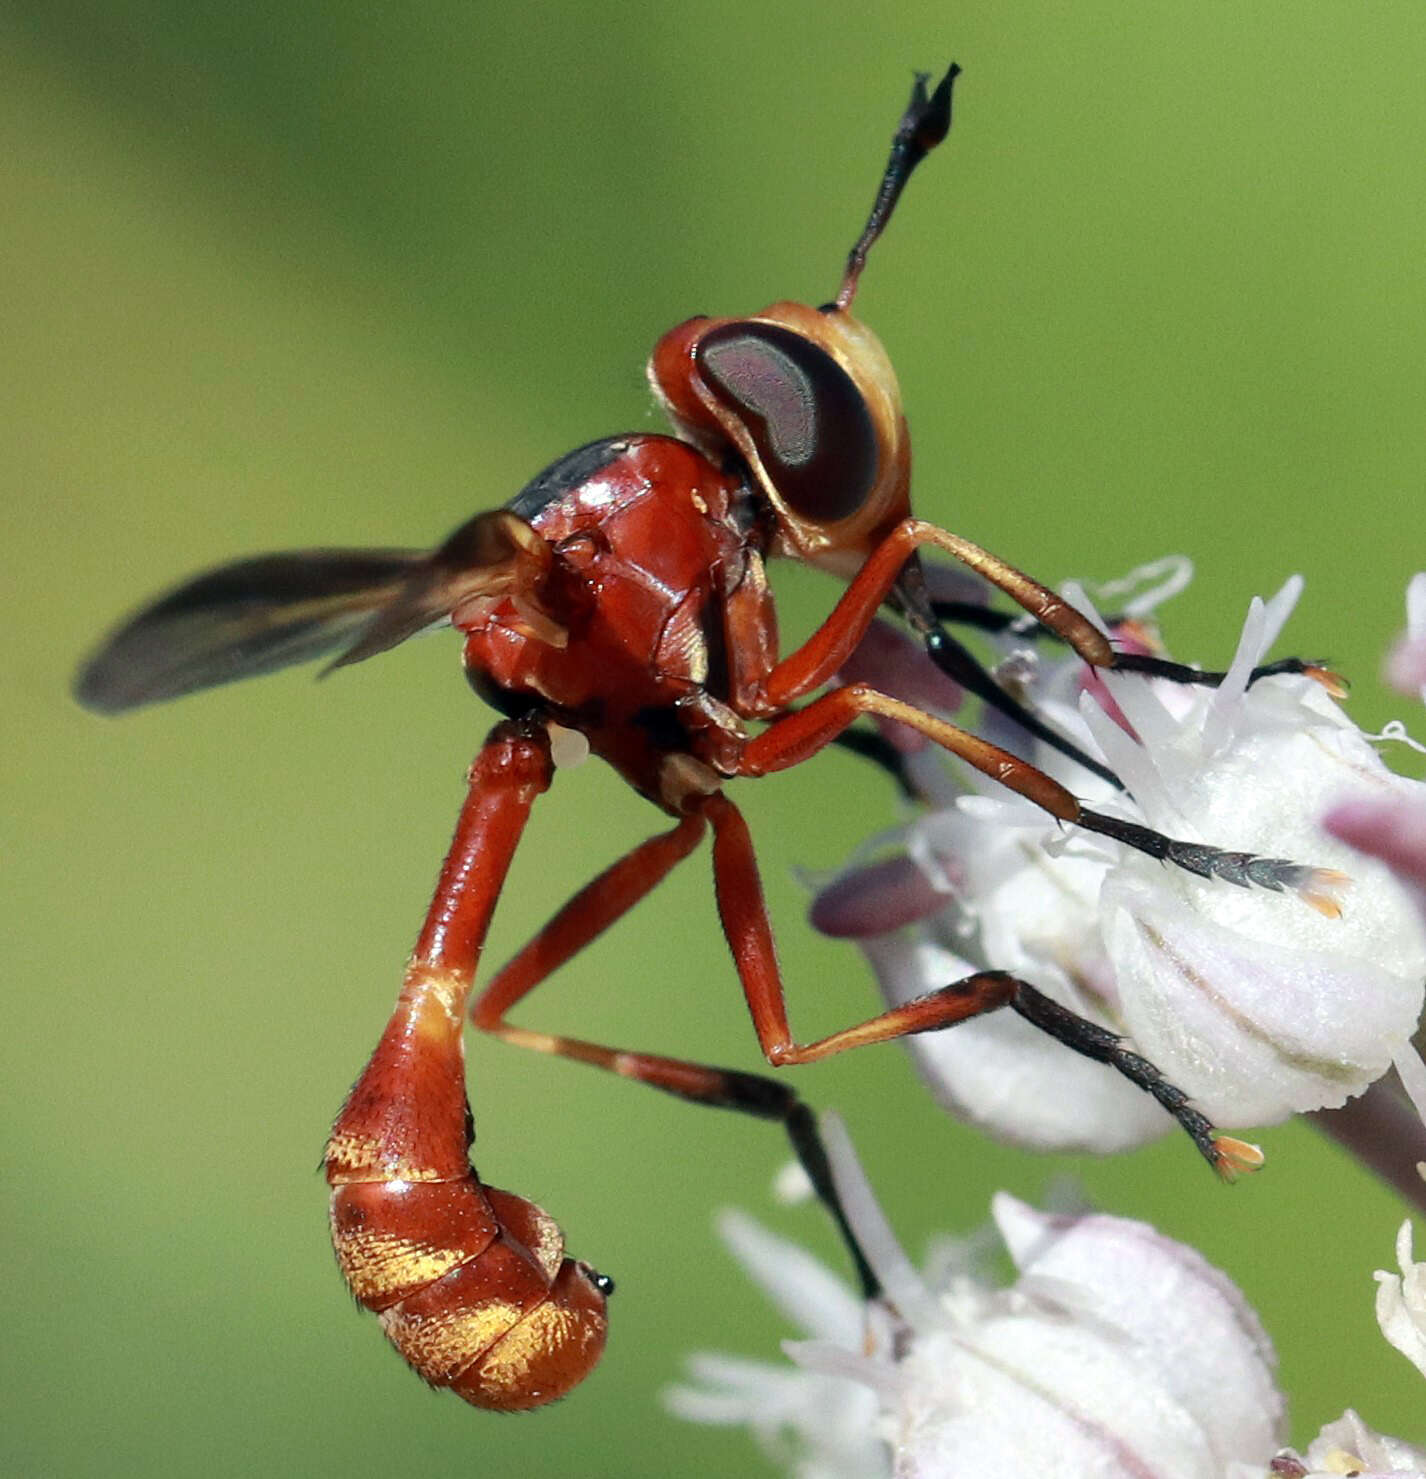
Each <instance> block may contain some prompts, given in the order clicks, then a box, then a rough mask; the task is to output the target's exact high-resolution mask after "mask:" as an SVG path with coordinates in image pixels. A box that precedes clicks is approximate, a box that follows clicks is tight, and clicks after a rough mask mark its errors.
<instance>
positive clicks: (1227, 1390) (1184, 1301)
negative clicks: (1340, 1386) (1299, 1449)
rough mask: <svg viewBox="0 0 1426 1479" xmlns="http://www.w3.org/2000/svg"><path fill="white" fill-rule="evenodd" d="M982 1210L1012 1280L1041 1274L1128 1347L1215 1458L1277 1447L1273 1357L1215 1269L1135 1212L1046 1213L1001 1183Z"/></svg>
mask: <svg viewBox="0 0 1426 1479" xmlns="http://www.w3.org/2000/svg"><path fill="white" fill-rule="evenodd" d="M992 1210H993V1212H994V1216H995V1221H996V1224H997V1226H998V1227H999V1228H1000V1231H1001V1235H1002V1236H1003V1237H1004V1239H1005V1243H1006V1247H1007V1248H1008V1249H1009V1250H1010V1255H1011V1257H1012V1258H1013V1259H1014V1260H1015V1263H1016V1266H1017V1267H1018V1268H1020V1270H1021V1271H1022V1273H1024V1274H1026V1275H1028V1278H1026V1279H1022V1281H1021V1286H1020V1287H1021V1288H1025V1287H1027V1286H1029V1285H1031V1284H1033V1285H1035V1286H1038V1285H1039V1283H1040V1281H1042V1280H1044V1281H1048V1282H1050V1283H1052V1284H1053V1285H1054V1286H1055V1288H1056V1289H1057V1290H1059V1291H1064V1290H1066V1289H1068V1290H1072V1291H1074V1293H1073V1300H1074V1303H1073V1309H1074V1312H1075V1313H1076V1314H1079V1315H1082V1316H1084V1317H1085V1318H1088V1319H1091V1320H1094V1321H1096V1322H1098V1323H1100V1324H1102V1325H1104V1326H1107V1327H1111V1328H1113V1329H1114V1330H1117V1331H1119V1332H1120V1333H1121V1334H1122V1335H1123V1336H1124V1338H1125V1340H1126V1341H1129V1342H1132V1343H1133V1344H1134V1345H1135V1346H1137V1348H1138V1350H1139V1359H1140V1360H1141V1362H1142V1363H1143V1369H1144V1371H1145V1373H1146V1374H1147V1373H1149V1372H1152V1374H1153V1378H1154V1380H1156V1381H1157V1382H1159V1383H1161V1384H1162V1385H1163V1387H1164V1388H1165V1389H1167V1390H1168V1391H1170V1392H1172V1393H1173V1395H1174V1396H1175V1397H1176V1398H1177V1399H1178V1401H1179V1402H1181V1403H1182V1404H1183V1406H1184V1407H1185V1409H1186V1410H1187V1411H1189V1412H1191V1413H1193V1414H1194V1415H1195V1416H1196V1418H1197V1420H1198V1422H1199V1424H1200V1426H1201V1427H1202V1429H1203V1431H1204V1433H1205V1436H1206V1437H1207V1439H1208V1441H1209V1443H1210V1446H1211V1447H1212V1448H1213V1450H1214V1452H1215V1453H1216V1454H1217V1455H1218V1457H1219V1459H1220V1460H1221V1461H1226V1460H1227V1459H1228V1458H1229V1457H1231V1456H1233V1455H1238V1456H1240V1457H1247V1456H1251V1455H1253V1454H1262V1453H1271V1452H1272V1451H1273V1450H1274V1449H1275V1448H1276V1447H1277V1446H1278V1444H1279V1443H1280V1442H1281V1440H1282V1436H1283V1435H1282V1432H1281V1427H1282V1419H1283V1400H1282V1397H1281V1395H1280V1394H1279V1393H1278V1390H1277V1386H1276V1383H1275V1381H1274V1380H1273V1372H1274V1370H1275V1368H1276V1365H1277V1358H1276V1356H1275V1355H1274V1353H1273V1349H1272V1344H1271V1342H1270V1341H1269V1340H1268V1337H1267V1333H1266V1332H1265V1331H1264V1330H1263V1327H1262V1325H1261V1323H1260V1322H1259V1320H1258V1318H1257V1316H1256V1314H1254V1312H1253V1310H1252V1308H1251V1307H1250V1306H1249V1304H1248V1303H1247V1301H1246V1300H1245V1299H1244V1298H1243V1296H1242V1294H1241V1293H1240V1292H1239V1290H1238V1289H1237V1287H1236V1285H1234V1284H1233V1282H1232V1281H1231V1280H1230V1279H1228V1278H1227V1277H1226V1275H1224V1274H1222V1273H1220V1272H1219V1270H1217V1269H1216V1268H1214V1267H1213V1266H1212V1265H1211V1264H1210V1263H1208V1262H1207V1261H1206V1260H1205V1259H1203V1258H1202V1257H1200V1256H1199V1254H1198V1253H1196V1252H1195V1251H1194V1250H1193V1249H1192V1248H1189V1247H1186V1246H1185V1245H1184V1244H1182V1243H1177V1242H1175V1241H1174V1240H1173V1239H1172V1238H1166V1237H1164V1236H1162V1235H1161V1234H1160V1233H1157V1232H1155V1231H1154V1229H1153V1228H1152V1227H1149V1226H1148V1225H1147V1224H1146V1223H1142V1222H1133V1221H1129V1220H1128V1219H1125V1218H1122V1217H1106V1216H1097V1215H1090V1216H1082V1217H1074V1218H1063V1217H1050V1216H1046V1215H1045V1214H1043V1213H1039V1212H1036V1211H1035V1210H1034V1209H1033V1208H1031V1207H1028V1206H1026V1205H1025V1204H1024V1203H1023V1202H1019V1201H1016V1200H1015V1199H1014V1198H1013V1197H1009V1196H1006V1195H1005V1194H1004V1193H1001V1194H1000V1195H999V1196H997V1197H996V1198H995V1200H994V1202H993V1204H992ZM1057 1297H1058V1298H1060V1299H1063V1298H1064V1297H1065V1296H1064V1294H1063V1292H1061V1293H1059V1294H1058V1295H1057Z"/></svg>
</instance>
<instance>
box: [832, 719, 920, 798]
mask: <svg viewBox="0 0 1426 1479" xmlns="http://www.w3.org/2000/svg"><path fill="white" fill-rule="evenodd" d="M832 743H833V744H834V745H837V746H838V747H839V748H841V749H843V750H847V751H849V752H850V753H851V754H853V755H860V756H861V758H862V759H863V760H870V761H871V763H872V764H873V765H875V766H876V767H877V768H878V769H879V770H884V771H885V772H886V773H887V775H889V776H890V777H891V779H892V780H894V781H895V782H896V785H897V788H898V789H899V790H900V792H901V794H902V795H903V796H904V797H905V798H906V799H907V800H908V801H916V800H919V799H920V795H921V793H920V792H919V791H918V790H917V789H916V787H915V786H913V785H912V784H911V778H910V776H908V775H907V774H906V767H905V765H903V764H902V754H901V751H900V750H898V749H897V748H896V746H895V745H893V744H892V743H891V741H890V740H889V739H887V738H886V736H885V735H882V734H878V733H877V732H876V730H874V729H844V730H843V731H842V732H841V733H840V734H839V735H838V736H837V737H836V738H835V739H834V740H833V741H832Z"/></svg>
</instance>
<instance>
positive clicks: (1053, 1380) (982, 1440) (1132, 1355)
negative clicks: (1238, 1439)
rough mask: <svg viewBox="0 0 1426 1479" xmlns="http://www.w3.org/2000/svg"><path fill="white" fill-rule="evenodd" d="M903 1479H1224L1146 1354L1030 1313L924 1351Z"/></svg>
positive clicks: (906, 1430) (912, 1360) (902, 1451)
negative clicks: (992, 1478) (1028, 1478)
mask: <svg viewBox="0 0 1426 1479" xmlns="http://www.w3.org/2000/svg"><path fill="white" fill-rule="evenodd" d="M902 1367H903V1370H904V1373H905V1375H906V1376H907V1378H908V1380H909V1381H911V1382H912V1383H914V1385H913V1387H912V1390H911V1392H910V1394H909V1395H908V1396H907V1398H906V1399H905V1400H904V1401H903V1404H902V1406H901V1409H900V1411H899V1412H898V1414H897V1417H898V1426H897V1431H896V1440H895V1449H896V1473H897V1475H898V1476H901V1475H907V1476H911V1475H914V1476H917V1479H923V1476H924V1479H931V1476H937V1479H960V1476H966V1479H972V1476H974V1479H982V1476H984V1475H987V1474H994V1475H1002V1474H1003V1475H1011V1474H1014V1475H1022V1474H1023V1475H1030V1474H1033V1475H1035V1476H1036V1479H1145V1476H1146V1475H1154V1476H1157V1479H1219V1475H1220V1474H1221V1465H1220V1464H1219V1463H1218V1461H1217V1459H1216V1457H1215V1455H1214V1453H1213V1451H1212V1448H1211V1446H1210V1445H1209V1443H1208V1442H1207V1440H1206V1438H1205V1436H1204V1434H1203V1432H1202V1430H1201V1429H1200V1427H1199V1425H1198V1423H1197V1422H1196V1421H1195V1420H1194V1418H1193V1416H1192V1415H1191V1414H1189V1413H1188V1412H1186V1411H1185V1410H1184V1409H1183V1407H1182V1406H1181V1405H1180V1404H1179V1403H1178V1402H1177V1401H1176V1400H1175V1399H1174V1397H1173V1396H1172V1394H1171V1393H1169V1392H1168V1391H1166V1390H1165V1389H1164V1388H1163V1387H1162V1386H1160V1385H1159V1384H1158V1383H1157V1382H1156V1381H1155V1380H1154V1379H1152V1377H1148V1378H1146V1376H1145V1373H1144V1372H1143V1370H1142V1367H1141V1363H1140V1362H1139V1360H1138V1353H1137V1352H1136V1351H1135V1350H1134V1349H1133V1348H1132V1347H1131V1346H1129V1345H1128V1344H1126V1343H1124V1342H1122V1341H1120V1340H1118V1339H1117V1338H1116V1337H1115V1336H1114V1334H1113V1333H1112V1332H1105V1331H1103V1330H1101V1329H1098V1328H1096V1327H1094V1326H1092V1325H1089V1324H1086V1323H1084V1322H1080V1321H1075V1320H1072V1319H1065V1318H1061V1317H1058V1316H1056V1315H1053V1314H1049V1315H1046V1314H1040V1313H1038V1312H1034V1311H1024V1312H1020V1313H1015V1314H1007V1315H1001V1316H998V1317H993V1318H991V1319H988V1320H985V1321H983V1322H981V1323H980V1324H978V1325H977V1326H976V1327H975V1329H974V1330H973V1331H971V1332H969V1333H967V1334H965V1335H951V1334H947V1335H943V1336H940V1337H931V1338H928V1339H925V1340H918V1341H917V1342H916V1343H915V1345H914V1346H913V1348H912V1350H911V1351H910V1353H909V1354H908V1355H907V1357H906V1358H905V1360H904V1361H903V1362H902Z"/></svg>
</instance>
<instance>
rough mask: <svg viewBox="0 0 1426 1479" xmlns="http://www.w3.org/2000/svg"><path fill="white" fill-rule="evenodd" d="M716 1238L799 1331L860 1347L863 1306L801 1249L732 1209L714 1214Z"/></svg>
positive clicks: (824, 1267) (844, 1286)
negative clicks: (723, 1243) (721, 1241)
mask: <svg viewBox="0 0 1426 1479" xmlns="http://www.w3.org/2000/svg"><path fill="white" fill-rule="evenodd" d="M718 1235H719V1237H721V1238H722V1239H723V1241H724V1242H725V1243H726V1244H727V1245H728V1247H729V1249H730V1250H731V1251H732V1253H733V1256H734V1257H735V1258H736V1259H737V1260H738V1262H739V1263H741V1264H742V1266H743V1267H744V1269H746V1270H747V1272H748V1274H749V1275H750V1276H751V1277H752V1279H753V1282H754V1283H756V1284H757V1285H758V1287H759V1288H760V1289H762V1291H763V1292H764V1293H765V1294H766V1295H767V1296H768V1298H769V1299H771V1300H772V1302H773V1303H774V1304H775V1305H776V1306H777V1308H778V1309H779V1310H781V1312H782V1313H783V1314H784V1315H786V1316H787V1318H788V1319H789V1320H791V1321H792V1322H793V1324H795V1325H796V1326H797V1327H798V1328H799V1329H800V1330H805V1331H806V1332H807V1333H808V1334H809V1335H815V1336H817V1337H819V1338H820V1339H822V1340H831V1341H836V1342H838V1343H839V1344H841V1345H844V1346H848V1347H850V1348H855V1347H856V1345H857V1344H858V1343H859V1342H860V1340H861V1337H862V1326H863V1313H862V1301H861V1300H860V1299H858V1298H857V1297H856V1296H855V1295H854V1294H853V1293H852V1291H851V1290H850V1289H848V1288H847V1286H846V1285H845V1284H844V1283H843V1282H842V1281H841V1280H840V1279H839V1278H837V1276H836V1275H835V1274H833V1273H832V1271H831V1270H830V1269H829V1268H828V1267H827V1266H826V1265H825V1264H824V1263H822V1262H821V1261H820V1260H818V1259H816V1258H814V1257H813V1256H812V1255H811V1254H810V1253H809V1252H808V1251H807V1250H806V1249H805V1248H803V1247H801V1246H800V1245H799V1244H797V1243H793V1242H789V1241H788V1240H787V1239H786V1238H780V1237H778V1236H777V1235H776V1234H775V1233H770V1232H769V1231H768V1230H767V1228H765V1227H763V1226H762V1225H761V1224H760V1223H757V1222H754V1221H753V1219H752V1218H751V1217H748V1216H747V1215H746V1214H744V1213H742V1212H737V1211H733V1210H731V1209H729V1210H725V1211H723V1212H721V1213H719V1215H718Z"/></svg>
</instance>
